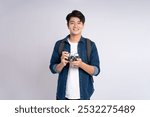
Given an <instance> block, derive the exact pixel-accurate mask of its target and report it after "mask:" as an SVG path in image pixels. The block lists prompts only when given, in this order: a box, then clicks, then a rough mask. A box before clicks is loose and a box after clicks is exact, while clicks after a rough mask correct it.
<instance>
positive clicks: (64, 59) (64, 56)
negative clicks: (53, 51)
mask: <svg viewBox="0 0 150 117" xmlns="http://www.w3.org/2000/svg"><path fill="white" fill-rule="evenodd" d="M68 57H69V53H68V52H67V51H63V52H62V55H61V64H62V65H63V66H66V65H67V63H68V62H69V61H67V59H68Z"/></svg>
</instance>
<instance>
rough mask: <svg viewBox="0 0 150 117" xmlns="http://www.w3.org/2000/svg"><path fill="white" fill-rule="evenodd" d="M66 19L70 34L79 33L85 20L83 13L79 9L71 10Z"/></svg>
mask: <svg viewBox="0 0 150 117" xmlns="http://www.w3.org/2000/svg"><path fill="white" fill-rule="evenodd" d="M66 20H67V26H68V29H69V30H70V34H72V35H81V32H82V29H83V27H84V22H85V17H84V15H83V14H82V13H81V12H80V11H77V10H73V11H72V12H71V13H69V14H68V15H67V17H66Z"/></svg>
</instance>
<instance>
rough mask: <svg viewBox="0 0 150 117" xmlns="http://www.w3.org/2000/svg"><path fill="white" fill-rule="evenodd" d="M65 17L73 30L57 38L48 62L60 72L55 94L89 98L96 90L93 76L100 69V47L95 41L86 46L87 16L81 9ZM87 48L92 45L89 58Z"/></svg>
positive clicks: (59, 96) (72, 98)
mask: <svg viewBox="0 0 150 117" xmlns="http://www.w3.org/2000/svg"><path fill="white" fill-rule="evenodd" d="M66 20H67V26H68V29H69V31H70V34H69V35H68V36H67V37H65V38H64V39H62V40H59V41H57V42H56V44H55V47H54V50H53V53H52V57H51V60H50V66H49V68H50V70H51V72H52V73H59V77H58V85H57V95H56V98H57V99H58V100H68V99H69V100H74V99H75V100H78V99H79V100H89V99H90V97H91V95H92V94H93V92H94V87H93V77H92V76H93V75H95V76H96V75H98V74H99V72H100V67H99V64H100V62H99V56H98V51H97V48H96V45H95V43H94V42H92V41H90V47H87V39H86V38H84V37H82V35H81V34H82V30H83V28H84V22H85V17H84V15H83V14H82V13H81V12H80V11H78V10H74V11H72V12H71V13H69V14H68V15H67V17H66ZM62 43H63V46H61V44H62ZM60 46H61V47H63V49H62V51H61V54H60V52H59V51H60ZM87 48H91V49H90V59H88V56H89V55H87Z"/></svg>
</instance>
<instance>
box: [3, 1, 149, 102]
mask: <svg viewBox="0 0 150 117" xmlns="http://www.w3.org/2000/svg"><path fill="white" fill-rule="evenodd" d="M74 9H78V10H81V11H82V12H83V14H84V15H85V17H86V22H85V29H84V31H83V36H85V37H88V38H90V39H91V40H93V41H94V42H95V43H96V45H97V48H98V51H99V56H100V61H101V65H100V66H101V74H100V75H99V76H97V77H94V79H95V82H94V86H95V93H94V95H93V96H92V99H94V100H98V99H100V100H101V99H106V100H107V99H112V100H113V99H115V100H119V99H121V100H122V99H127V100H128V99H131V100H132V99H150V93H149V90H150V72H149V70H150V52H149V50H150V1H149V0H53V1H52V0H0V99H55V93H56V86H57V75H54V74H52V73H51V72H50V71H49V68H48V67H49V61H50V57H51V54H52V50H53V47H54V44H55V42H56V41H57V40H58V39H61V38H64V37H65V36H66V35H68V33H69V32H68V29H67V26H66V20H65V17H66V15H67V14H68V13H70V12H71V11H72V10H74Z"/></svg>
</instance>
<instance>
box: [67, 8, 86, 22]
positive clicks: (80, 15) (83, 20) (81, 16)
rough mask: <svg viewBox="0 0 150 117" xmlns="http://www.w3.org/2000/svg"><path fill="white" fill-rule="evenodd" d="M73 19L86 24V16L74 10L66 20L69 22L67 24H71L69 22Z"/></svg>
mask: <svg viewBox="0 0 150 117" xmlns="http://www.w3.org/2000/svg"><path fill="white" fill-rule="evenodd" d="M71 17H78V18H79V19H80V21H81V22H82V23H83V24H84V22H85V17H84V15H83V14H82V13H81V11H78V10H73V11H72V12H71V13H69V14H68V15H67V16H66V20H67V24H69V21H70V19H71Z"/></svg>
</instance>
